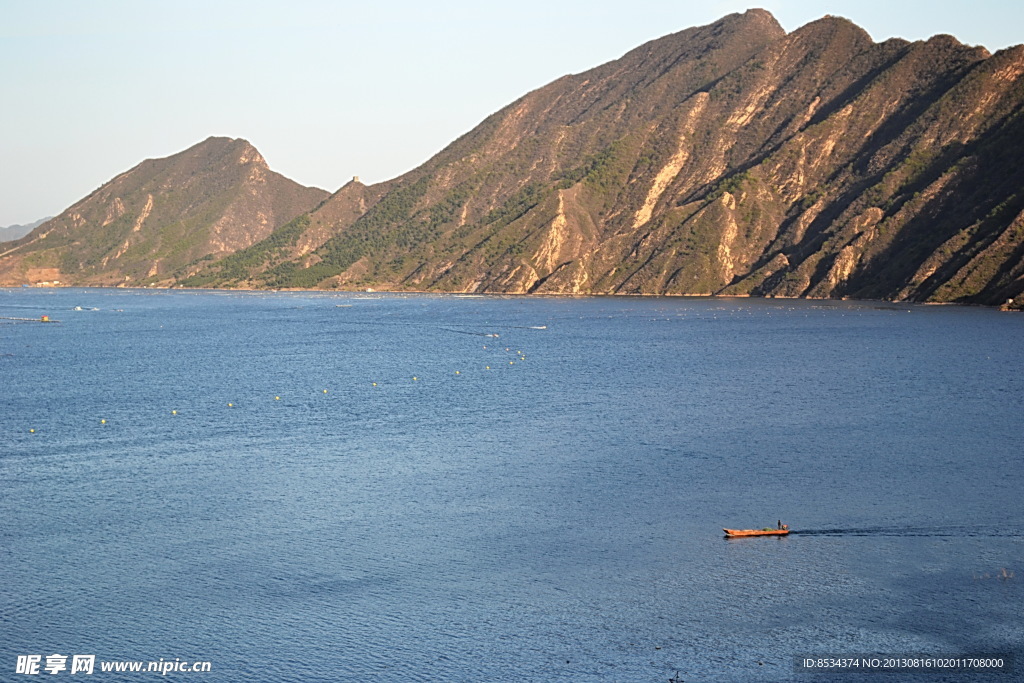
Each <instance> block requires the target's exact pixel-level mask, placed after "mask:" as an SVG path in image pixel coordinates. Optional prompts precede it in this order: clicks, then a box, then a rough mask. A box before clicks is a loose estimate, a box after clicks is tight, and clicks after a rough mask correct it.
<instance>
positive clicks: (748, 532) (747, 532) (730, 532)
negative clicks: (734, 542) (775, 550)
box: [722, 527, 789, 536]
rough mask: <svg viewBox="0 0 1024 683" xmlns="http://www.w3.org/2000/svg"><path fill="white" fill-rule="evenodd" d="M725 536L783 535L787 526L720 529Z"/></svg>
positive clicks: (786, 531)
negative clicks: (777, 527) (778, 527)
mask: <svg viewBox="0 0 1024 683" xmlns="http://www.w3.org/2000/svg"><path fill="white" fill-rule="evenodd" d="M722 531H724V532H725V535H726V536H785V535H786V534H788V533H789V527H785V528H783V529H772V528H768V529H722Z"/></svg>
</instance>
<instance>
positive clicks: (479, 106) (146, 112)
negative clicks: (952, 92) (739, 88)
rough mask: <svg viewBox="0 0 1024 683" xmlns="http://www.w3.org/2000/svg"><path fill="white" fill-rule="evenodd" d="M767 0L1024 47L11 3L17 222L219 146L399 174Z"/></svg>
mask: <svg viewBox="0 0 1024 683" xmlns="http://www.w3.org/2000/svg"><path fill="white" fill-rule="evenodd" d="M749 7H763V8H765V9H768V10H769V11H771V12H772V13H773V14H774V15H775V17H776V18H777V19H778V20H779V22H780V23H781V24H782V25H783V27H784V28H785V29H786V30H787V31H792V30H794V29H796V28H799V27H800V26H802V25H803V24H805V23H807V22H809V21H812V20H814V19H817V18H819V17H821V16H823V15H825V14H835V15H840V16H845V17H847V18H849V19H851V20H853V21H854V22H855V23H857V24H858V25H860V26H862V27H863V28H865V29H866V30H867V31H868V32H869V33H870V34H871V36H872V37H873V38H874V39H875V40H876V41H881V40H885V39H887V38H890V37H893V36H899V37H903V38H907V39H911V40H917V39H922V38H927V37H929V36H931V35H934V34H937V33H950V34H953V35H955V36H957V37H958V38H959V39H960V40H961V41H963V42H965V43H969V44H972V45H979V44H980V45H984V46H986V47H988V48H989V49H990V50H992V51H993V52H995V51H996V50H998V49H1000V48H1003V47H1007V46H1009V45H1015V44H1018V43H1022V42H1024V2H1020V0H973V2H968V1H964V2H950V1H945V2H944V1H942V0H931V1H924V0H884V1H883V0H821V1H820V2H804V1H796V0H761V2H756V1H755V2H743V1H732V0H703V1H700V2H696V1H690V0H617V1H616V2H607V1H605V0H559V1H557V2H556V1H554V0H518V1H517V2H515V3H511V2H503V3H486V2H484V3H482V2H479V1H478V0H474V1H470V0H434V1H433V2H421V1H417V2H413V1H411V0H377V1H376V2H368V1H366V0H360V1H359V2H350V1H349V0H289V1H288V2H285V1H283V0H282V1H280V2H269V1H263V0H246V1H245V2H241V1H233V0H232V1H220V0H203V1H201V2H200V1H198V0H174V1H169V0H168V1H159V2H158V1H151V0H88V1H84V0H0V93H2V98H3V102H2V105H0V226H5V225H10V224H13V223H28V222H30V221H33V220H36V219H38V218H42V217H44V216H47V215H54V214H57V213H59V212H61V211H63V210H64V209H65V208H67V207H68V206H70V205H71V204H73V203H74V202H75V201H77V200H78V199H80V198H82V197H83V196H85V195H86V194H88V193H89V192H92V191H93V190H94V189H96V188H97V187H99V186H100V185H102V184H103V183H105V182H106V181H108V180H109V179H111V178H112V177H113V176H115V175H117V174H118V173H121V172H122V171H125V170H127V169H129V168H131V167H132V166H134V165H135V164H137V163H139V162H140V161H142V160H143V159H146V158H155V157H163V156H168V155H170V154H174V153H175V152H179V151H181V150H183V149H185V148H187V147H189V146H191V145H193V144H195V143H196V142H199V141H201V140H203V139H205V138H207V137H209V136H211V135H224V136H229V137H242V138H245V139H247V140H249V141H250V142H251V143H252V144H253V145H255V146H256V148H257V149H259V150H260V151H261V152H262V153H263V156H264V157H266V159H267V161H268V163H269V164H270V167H271V168H272V169H274V170H276V171H278V172H280V173H282V174H284V175H286V176H288V177H289V178H292V179H294V180H296V181H298V182H301V183H303V184H307V185H316V186H318V187H322V188H324V189H327V190H331V191H333V190H336V189H337V188H338V187H340V186H341V185H342V184H344V183H345V182H346V181H347V180H348V179H349V178H350V177H351V176H353V175H359V176H360V177H361V178H362V180H363V181H364V182H368V183H370V182H378V181H381V180H387V179H389V178H393V177H395V176H397V175H399V174H401V173H404V172H405V171H408V170H410V169H411V168H414V167H415V166H417V165H418V164H420V163H422V162H423V161H425V160H427V159H428V158H429V157H431V156H432V155H433V154H435V153H436V152H438V151H440V150H441V149H442V148H443V147H445V146H446V145H447V144H448V143H449V142H451V141H452V140H453V139H455V138H456V137H458V136H459V135H461V134H462V133H465V132H466V131H468V130H470V129H471V128H473V127H474V126H475V125H476V124H477V123H479V122H480V121H481V120H483V119H484V118H485V117H486V116H487V115H489V114H491V113H492V112H494V111H496V110H498V109H500V108H501V107H503V106H504V105H506V104H508V103H509V102H511V101H513V100H515V99H516V98H518V97H520V96H521V95H523V94H525V93H526V92H528V91H530V90H533V89H535V88H538V87H540V86H542V85H544V84H546V83H549V82H550V81H552V80H554V79H556V78H558V77H559V76H562V75H564V74H567V73H577V72H580V71H584V70H586V69H589V68H591V67H593V66H596V65H598V64H602V63H604V62H607V61H609V60H612V59H615V58H617V57H619V56H621V55H622V54H623V53H625V52H627V51H628V50H630V49H632V48H633V47H636V46H637V45H640V44H641V43H644V42H646V41H648V40H651V39H654V38H658V37H660V36H663V35H666V34H668V33H674V32H676V31H680V30H682V29H685V28H689V27H691V26H698V25H703V24H707V23H710V22H712V21H714V20H715V19H717V18H719V17H721V16H723V15H725V14H729V13H731V12H737V11H743V10H745V9H747V8H749Z"/></svg>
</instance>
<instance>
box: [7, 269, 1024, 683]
mask: <svg viewBox="0 0 1024 683" xmlns="http://www.w3.org/2000/svg"><path fill="white" fill-rule="evenodd" d="M44 314H46V315H49V316H50V317H51V318H52V319H55V320H59V321H60V322H59V323H54V324H42V323H36V322H27V321H15V320H0V377H2V385H0V386H2V389H3V390H2V395H0V481H2V484H3V494H2V496H0V553H2V559H0V571H2V576H0V579H2V580H0V680H19V679H20V680H28V678H26V677H25V676H18V675H16V674H15V663H16V660H17V657H18V655H26V654H39V655H43V656H44V657H45V656H46V655H49V654H53V653H62V654H65V655H69V656H70V655H73V654H94V655H96V658H97V661H101V660H102V661H115V660H146V661H153V660H158V659H161V658H163V659H164V660H174V659H175V658H179V659H181V660H188V661H196V660H198V661H209V662H210V663H211V671H210V672H209V673H205V674H191V673H175V674H171V675H170V676H169V678H173V679H175V680H181V681H186V680H203V681H242V680H251V681H284V682H287V681H320V680H323V681H666V680H668V679H669V678H672V677H676V676H678V678H680V679H684V680H701V681H734V680H735V681H745V680H798V681H811V680H833V679H832V678H828V677H826V676H823V675H822V674H807V673H804V672H800V671H798V670H797V669H796V668H795V666H794V660H795V658H797V657H800V656H805V655H819V656H820V655H844V654H857V653H859V654H867V653H881V654H897V655H898V654H909V653H928V654H933V655H942V656H948V655H960V654H979V653H998V654H1007V655H1016V657H1017V660H1018V665H1017V671H1016V673H1017V674H1021V673H1022V671H1024V669H1022V668H1021V667H1024V621H1022V620H1021V614H1024V592H1022V581H1024V504H1022V499H1024V497H1022V490H1024V458H1022V446H1024V438H1022V435H1024V430H1022V429H1021V425H1022V416H1024V374H1022V373H1021V368H1022V367H1024V344H1022V343H1021V342H1022V340H1024V316H1021V315H1014V314H1001V313H998V312H996V311H992V310H988V309H977V308H964V307H935V306H908V305H896V304H881V303H879V304H876V303H855V302H828V303H826V302H808V301H761V300H753V299H703V298H517V297H459V296H426V295H415V296H413V295H410V296H400V295H382V294H326V293H244V292H239V293H218V292H185V291H173V292H167V291H160V292H157V291H142V290H82V289H77V290H75V289H55V290H40V289H18V290H0V316H3V317H5V318H39V317H40V316H41V315H44ZM780 519H781V520H783V521H785V522H788V523H789V524H790V525H791V527H792V528H793V530H794V533H793V534H791V535H790V536H788V537H783V538H771V537H767V538H752V539H739V540H725V539H724V538H723V534H722V528H723V527H730V528H750V527H762V526H774V525H775V524H776V522H777V521H778V520H780ZM69 661H70V659H69ZM43 675H46V674H43ZM59 675H60V676H61V677H63V676H67V675H69V672H68V671H64V672H62V673H61V674H59ZM94 675H95V677H96V678H97V679H98V680H106V681H115V680H126V681H127V680H135V681H137V680H140V676H141V678H142V679H146V678H152V677H153V676H154V675H155V674H114V673H101V672H99V671H98V665H97V671H96V673H95V674H94ZM46 676H47V678H49V676H48V675H46ZM879 676H880V678H878V679H877V680H895V679H893V678H891V677H890V676H889V675H887V674H879ZM907 679H908V678H907V676H902V677H900V678H899V680H907ZM835 680H849V678H848V677H847V678H840V677H836V678H835ZM873 680H876V679H873ZM921 680H979V676H978V675H977V674H976V673H972V674H966V673H953V672H950V673H947V674H940V675H935V674H931V675H928V676H926V677H922V678H921ZM982 680H983V679H982ZM993 680H1007V679H1006V678H1005V677H1003V678H999V677H993Z"/></svg>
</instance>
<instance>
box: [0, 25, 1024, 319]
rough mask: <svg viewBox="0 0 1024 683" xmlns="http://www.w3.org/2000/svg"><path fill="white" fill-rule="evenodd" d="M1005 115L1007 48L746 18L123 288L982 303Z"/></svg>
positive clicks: (997, 226) (1003, 157)
mask: <svg viewBox="0 0 1024 683" xmlns="http://www.w3.org/2000/svg"><path fill="white" fill-rule="evenodd" d="M1022 112H1024V47H1022V46H1017V47H1014V48H1010V49H1007V50H1003V51H1000V52H998V53H996V54H994V55H991V54H989V53H988V52H987V51H986V50H985V49H984V48H980V47H971V46H966V45H962V44H961V43H959V42H958V41H957V40H956V39H955V38H953V37H951V36H945V35H942V36H935V37H933V38H931V39H929V40H927V41H918V42H908V41H904V40H898V39H893V40H888V41H885V42H882V43H875V42H874V41H872V40H871V38H870V36H868V34H867V33H865V32H864V31H863V30H862V29H860V28H859V27H857V26H856V25H855V24H853V23H852V22H850V21H848V20H846V19H842V18H838V17H830V16H829V17H824V18H822V19H820V20H818V21H815V22H812V23H810V24H808V25H806V26H803V27H801V28H800V29H798V30H796V31H793V32H792V33H786V32H785V31H784V30H783V29H782V28H781V26H779V24H778V22H776V20H775V19H774V17H772V16H771V14H769V13H768V12H766V11H764V10H750V11H747V12H745V13H743V14H733V15H729V16H727V17H724V18H723V19H721V20H719V21H717V22H715V23H713V24H710V25H708V26H702V27H695V28H691V29H687V30H685V31H682V32H679V33H676V34H672V35H669V36H665V37H663V38H660V39H657V40H654V41H651V42H649V43H646V44H645V45H642V46H640V47H638V48H636V49H634V50H632V51H630V52H629V53H627V54H626V55H624V56H623V57H621V58H620V59H617V60H614V61H612V62H609V63H607V64H604V65H601V66H598V67H596V68H594V69H591V70H589V71H586V72H584V73H580V74H574V75H569V76H565V77H562V78H560V79H558V80H556V81H554V82H552V83H550V84H549V85H547V86H544V87H542V88H539V89H538V90H535V91H533V92H531V93H528V94H526V95H525V96H523V97H522V98H520V99H519V100H517V101H515V102H513V103H511V104H510V105H508V106H507V107H505V108H504V109H502V110H500V111H498V112H496V113H495V114H493V115H491V116H489V117H488V118H487V119H485V120H484V121H483V122H482V123H481V124H480V125H479V126H477V127H476V128H475V129H473V130H471V131H469V132H468V133H466V134H465V135H463V136H462V137H460V138H459V139H457V140H456V141H454V142H453V143H452V144H451V145H449V146H448V147H447V148H445V149H444V150H442V151H441V152H440V153H438V154H437V155H436V156H435V157H433V158H432V159H430V160H428V161H427V162H426V163H425V164H423V165H422V166H420V167H418V168H416V169H413V170H412V171H410V172H408V173H406V174H405V175H402V176H400V177H398V178H395V179H394V180H391V181H388V182H386V183H380V184H376V185H371V186H366V185H363V184H361V183H359V182H358V181H355V180H354V181H353V182H351V183H348V184H346V185H345V186H344V187H343V188H341V189H340V190H338V191H337V192H335V193H334V194H333V195H330V196H329V197H327V198H325V199H323V201H322V202H320V203H319V205H318V206H316V208H313V207H310V208H311V209H312V210H309V209H307V210H305V212H301V211H300V212H298V213H296V215H295V216H293V217H292V218H293V220H291V221H290V222H285V223H283V224H281V225H280V226H278V227H276V228H274V229H272V230H270V231H267V233H266V234H264V235H263V236H262V237H260V236H259V235H256V238H255V239H253V238H252V237H251V236H250V238H249V241H248V242H247V243H246V240H245V239H238V240H235V241H234V242H232V243H231V244H228V243H223V244H221V245H219V246H218V248H207V249H206V250H205V252H204V253H199V252H202V251H203V250H198V251H195V252H193V254H192V259H191V260H188V261H185V260H182V261H181V264H180V266H179V267H178V268H177V269H176V270H173V271H172V270H169V269H165V270H164V271H163V272H157V273H156V274H155V275H145V274H143V273H141V272H140V273H139V276H140V279H138V280H133V281H134V282H141V283H153V284H168V285H181V286H191V287H209V286H215V287H241V288H325V289H334V288H336V289H363V288H368V287H372V288H375V289H392V290H399V291H402V290H415V291H448V292H495V293H548V294H718V295H734V296H746V295H754V296H784V297H830V298H844V297H850V298H874V299H892V300H910V301H956V302H969V303H983V304H1000V303H1002V302H1003V301H1005V300H1006V299H1008V298H1012V297H1016V296H1017V295H1019V294H1020V292H1021V291H1022V290H1024V169H1022V168H1021V167H1020V165H1019V164H1018V163H1017V159H1018V158H1019V157H1020V156H1021V153H1022V152H1024V113H1022ZM108 210H109V209H108ZM69 211H70V210H69ZM133 215H135V216H138V215H139V214H138V209H136V213H135V214H133ZM45 227H46V226H43V228H45ZM29 239H31V236H30V237H29ZM236 245H237V246H236ZM232 246H234V249H233V250H232V249H231V247H232ZM109 249H110V247H108V251H107V253H109ZM228 252H230V253H228ZM115 253H116V252H115ZM218 254H224V256H223V257H222V258H217V257H216V256H217V255H218ZM4 262H5V259H4V258H2V257H0V273H3V272H4Z"/></svg>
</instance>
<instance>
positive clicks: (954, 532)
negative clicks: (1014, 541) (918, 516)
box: [789, 525, 1024, 538]
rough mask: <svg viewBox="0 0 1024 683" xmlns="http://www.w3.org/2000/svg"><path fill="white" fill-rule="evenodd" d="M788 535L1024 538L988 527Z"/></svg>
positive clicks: (1016, 530)
mask: <svg viewBox="0 0 1024 683" xmlns="http://www.w3.org/2000/svg"><path fill="white" fill-rule="evenodd" d="M789 533H790V535H800V536H907V537H910V536H926V537H934V538H945V537H953V536H960V537H964V536H966V537H976V538H983V537H992V536H1004V537H1010V538H1021V537H1024V529H1021V528H1010V529H1007V528H1006V527H999V528H998V529H997V528H995V527H988V526H980V525H974V526H916V527H912V526H876V527H859V528H835V529H794V530H793V531H790V532H789Z"/></svg>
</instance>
